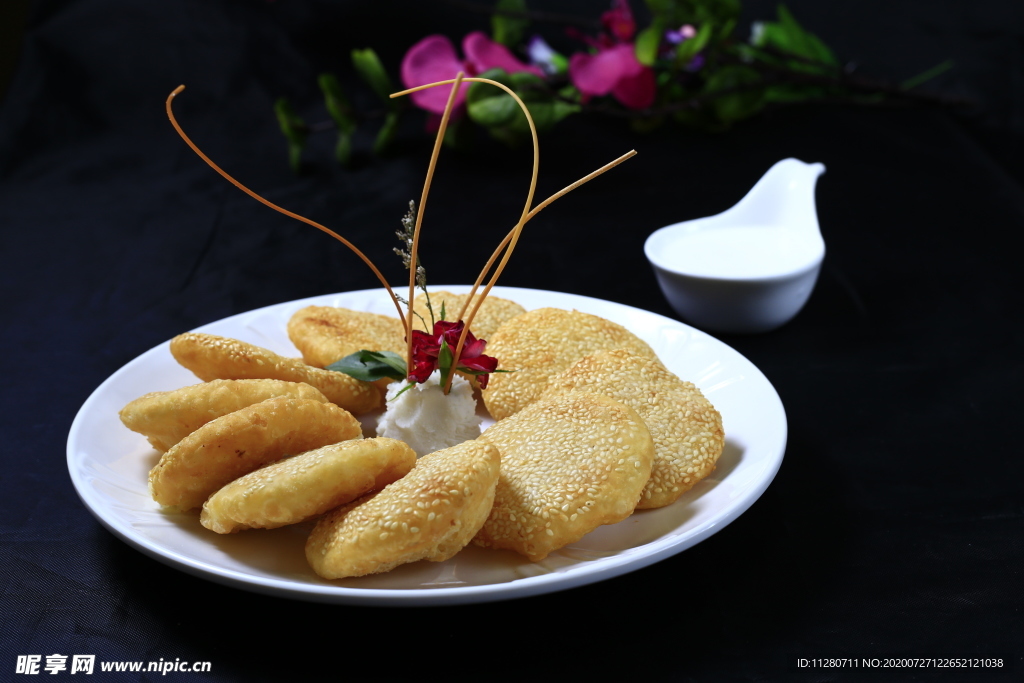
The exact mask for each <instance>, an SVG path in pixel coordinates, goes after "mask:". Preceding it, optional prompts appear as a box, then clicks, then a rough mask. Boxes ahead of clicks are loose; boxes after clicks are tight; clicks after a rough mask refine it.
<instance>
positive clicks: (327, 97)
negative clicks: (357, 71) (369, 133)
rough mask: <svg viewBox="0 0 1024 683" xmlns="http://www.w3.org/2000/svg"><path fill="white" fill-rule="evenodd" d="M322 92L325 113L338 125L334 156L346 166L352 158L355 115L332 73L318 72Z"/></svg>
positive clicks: (318, 82) (317, 80)
mask: <svg viewBox="0 0 1024 683" xmlns="http://www.w3.org/2000/svg"><path fill="white" fill-rule="evenodd" d="M316 82H317V84H318V85H319V86H320V90H321V91H322V92H323V94H324V104H326V105H327V113H328V114H330V115H331V119H333V120H334V125H336V126H337V127H338V144H337V145H336V146H335V147H334V156H335V157H336V158H337V159H338V163H340V164H342V165H343V166H347V165H348V162H349V161H350V160H351V158H352V134H353V133H355V131H356V117H355V115H354V114H353V112H352V104H351V103H350V102H349V100H348V98H347V97H345V93H344V92H342V90H341V84H340V83H338V79H337V78H336V77H335V76H334V74H320V76H318V77H317V79H316Z"/></svg>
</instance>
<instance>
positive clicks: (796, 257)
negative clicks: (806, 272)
mask: <svg viewBox="0 0 1024 683" xmlns="http://www.w3.org/2000/svg"><path fill="white" fill-rule="evenodd" d="M819 251H820V247H819V246H817V245H815V244H814V243H813V242H812V241H810V240H807V239H806V238H805V237H803V236H802V235H801V234H800V233H798V232H797V231H795V230H791V229H789V228H786V227H775V226H767V225H750V226H735V227H725V228H711V229H707V230H695V231H693V232H685V233H677V234H676V235H675V236H674V238H673V239H672V241H671V242H669V243H668V244H666V245H665V246H664V247H663V250H662V252H661V254H660V258H659V261H661V262H662V263H664V264H665V265H666V266H667V267H668V268H670V269H672V270H674V271H677V272H680V273H683V274H686V275H696V276H701V277H724V278H748V277H771V276H773V275H782V274H784V273H791V272H793V271H795V270H799V269H800V268H802V267H804V266H807V265H810V264H811V263H812V262H813V261H814V260H815V259H816V258H817V257H818V254H819Z"/></svg>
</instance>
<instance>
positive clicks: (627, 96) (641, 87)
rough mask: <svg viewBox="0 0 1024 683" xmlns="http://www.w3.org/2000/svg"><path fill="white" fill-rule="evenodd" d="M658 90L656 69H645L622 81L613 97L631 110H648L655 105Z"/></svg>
mask: <svg viewBox="0 0 1024 683" xmlns="http://www.w3.org/2000/svg"><path fill="white" fill-rule="evenodd" d="M656 90H657V84H656V83H655V79H654V69H650V68H647V67H644V68H643V69H641V70H640V72H639V73H637V74H636V75H633V76H626V77H624V78H622V79H620V80H619V82H618V83H617V84H616V85H615V88H614V89H613V90H612V95H614V96H615V99H617V100H618V101H619V102H621V103H622V104H623V105H624V106H626V107H628V108H630V109H646V108H647V107H649V106H651V105H652V104H654V96H655V94H656Z"/></svg>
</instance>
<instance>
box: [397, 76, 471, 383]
mask: <svg viewBox="0 0 1024 683" xmlns="http://www.w3.org/2000/svg"><path fill="white" fill-rule="evenodd" d="M463 76H464V74H463V73H462V72H461V71H460V72H459V73H458V74H457V75H456V76H455V80H454V81H453V82H452V91H451V92H450V93H449V94H448V102H447V103H446V104H445V107H444V113H443V114H442V115H441V125H440V126H438V128H437V138H436V139H435V140H434V151H433V152H431V154H430V165H429V166H427V177H426V179H425V180H424V181H423V192H422V193H421V194H420V206H419V210H418V211H417V212H416V226H415V227H414V228H413V231H412V248H411V249H410V251H409V300H408V303H409V314H408V315H407V316H406V318H405V319H406V321H407V322H408V324H407V325H406V328H405V343H406V366H405V367H406V368H407V369H408V370H409V372H412V304H413V300H414V299H415V297H416V273H417V271H418V269H419V257H418V256H417V252H418V250H419V246H420V225H421V224H422V223H423V213H424V212H425V211H426V208H427V195H429V194H430V182H431V181H432V180H433V179H434V169H435V168H436V167H437V157H438V156H439V155H440V154H441V143H442V142H444V132H445V130H446V129H447V128H448V119H449V118H450V117H451V114H452V109H453V108H454V106H455V96H456V95H457V94H458V92H459V88H460V87H461V85H462V77H463Z"/></svg>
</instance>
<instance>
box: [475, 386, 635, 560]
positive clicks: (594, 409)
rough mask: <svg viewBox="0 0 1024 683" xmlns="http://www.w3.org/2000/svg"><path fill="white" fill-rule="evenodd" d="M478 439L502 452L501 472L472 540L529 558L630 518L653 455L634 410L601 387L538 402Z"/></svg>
mask: <svg viewBox="0 0 1024 683" xmlns="http://www.w3.org/2000/svg"><path fill="white" fill-rule="evenodd" d="M480 438H481V439H482V440H484V441H489V442H491V443H493V444H494V445H495V446H497V447H498V450H499V451H500V452H501V476H500V477H499V478H498V487H497V489H496V491H495V494H494V507H493V508H492V509H491V514H490V516H488V518H487V521H486V522H485V523H484V526H483V528H482V529H480V533H478V534H477V535H476V538H474V539H473V542H474V543H476V544H478V545H482V546H485V547H488V548H507V549H510V550H515V551H516V552H518V553H520V554H522V555H526V556H527V557H529V558H530V559H531V560H533V561H537V560H542V559H544V558H545V557H547V555H548V554H549V553H551V552H552V551H555V550H557V549H559V548H561V547H563V546H565V545H568V544H569V543H573V542H575V541H578V540H579V539H580V538H582V537H583V536H584V535H585V534H587V533H589V532H590V531H592V530H594V529H596V528H597V527H599V526H601V525H602V524H614V523H615V522H619V521H621V520H623V519H625V518H626V517H628V516H629V515H630V514H631V513H632V512H633V509H634V508H635V507H636V504H637V501H638V500H639V499H640V494H641V492H642V491H643V488H644V485H645V484H646V483H647V479H648V477H649V476H650V474H651V463H652V461H653V459H654V441H653V440H652V439H651V435H650V432H648V430H647V427H646V426H645V425H644V422H643V420H641V419H640V416H639V415H637V414H636V411H634V410H633V409H632V408H629V407H627V406H624V405H622V404H621V403H618V402H616V401H613V400H612V399H610V398H608V397H607V396H602V395H600V394H584V393H572V394H566V395H565V396H556V397H554V398H551V399H546V400H541V401H537V402H536V403H533V404H531V405H529V406H527V407H526V408H524V409H523V410H521V411H519V412H518V413H516V414H515V415H513V416H512V417H509V418H507V419H504V420H502V421H501V422H497V423H495V424H494V425H493V426H492V427H490V428H489V429H488V430H487V431H485V432H484V433H483V436H481V437H480Z"/></svg>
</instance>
